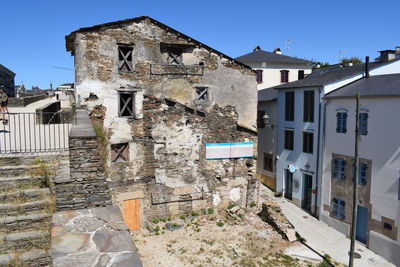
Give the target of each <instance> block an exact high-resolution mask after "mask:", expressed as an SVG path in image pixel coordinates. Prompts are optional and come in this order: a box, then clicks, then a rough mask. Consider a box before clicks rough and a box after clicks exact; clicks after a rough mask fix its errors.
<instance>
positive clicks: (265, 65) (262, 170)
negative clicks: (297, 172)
mask: <svg viewBox="0 0 400 267" xmlns="http://www.w3.org/2000/svg"><path fill="white" fill-rule="evenodd" d="M236 60H238V61H240V62H242V63H244V64H246V65H248V66H250V67H252V68H253V69H254V70H256V71H257V76H256V80H257V88H258V90H259V91H258V123H257V124H258V125H257V126H258V127H257V128H258V142H259V143H258V160H257V177H258V178H259V179H260V180H261V181H262V182H263V184H265V185H266V186H268V187H269V188H271V189H273V190H275V186H276V182H275V169H276V168H275V165H276V164H275V163H276V148H277V131H276V123H277V97H278V94H277V91H276V90H275V89H273V88H272V87H273V86H276V85H280V84H284V83H288V82H293V81H297V80H299V79H304V78H305V77H307V76H308V75H309V74H310V73H311V71H312V62H310V61H307V60H304V59H300V58H296V57H290V56H285V55H282V53H281V50H280V49H279V48H277V49H275V50H274V51H273V52H267V51H264V50H261V48H260V47H259V46H257V47H256V48H255V49H254V50H253V52H251V53H248V54H246V55H243V56H240V57H238V58H236ZM266 116H267V117H268V118H269V123H267V125H265V122H264V120H265V118H266ZM263 117H264V119H263Z"/></svg>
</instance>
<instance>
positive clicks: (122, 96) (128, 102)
mask: <svg viewBox="0 0 400 267" xmlns="http://www.w3.org/2000/svg"><path fill="white" fill-rule="evenodd" d="M119 116H120V117H134V116H135V93H134V92H119Z"/></svg>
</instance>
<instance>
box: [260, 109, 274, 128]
mask: <svg viewBox="0 0 400 267" xmlns="http://www.w3.org/2000/svg"><path fill="white" fill-rule="evenodd" d="M262 119H263V121H264V125H265V127H268V128H271V129H274V127H275V125H273V124H271V119H270V118H269V116H268V114H267V113H265V114H264V116H263V117H262Z"/></svg>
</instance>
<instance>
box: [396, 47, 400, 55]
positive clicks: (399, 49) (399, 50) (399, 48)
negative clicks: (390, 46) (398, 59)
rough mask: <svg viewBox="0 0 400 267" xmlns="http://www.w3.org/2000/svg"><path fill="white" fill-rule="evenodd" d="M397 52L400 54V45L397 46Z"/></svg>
mask: <svg viewBox="0 0 400 267" xmlns="http://www.w3.org/2000/svg"><path fill="white" fill-rule="evenodd" d="M396 54H400V46H396Z"/></svg>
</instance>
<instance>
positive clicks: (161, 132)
mask: <svg viewBox="0 0 400 267" xmlns="http://www.w3.org/2000/svg"><path fill="white" fill-rule="evenodd" d="M66 43H67V50H68V51H71V53H72V54H73V55H74V57H75V77H76V79H75V83H74V84H75V92H76V99H77V106H86V107H87V108H88V110H89V111H90V112H91V114H96V115H97V116H96V117H97V118H100V117H101V118H102V123H103V127H104V131H105V133H106V136H107V137H108V145H107V149H106V162H107V163H106V165H107V167H108V180H109V181H108V186H109V187H110V193H111V195H112V201H113V203H114V204H117V205H119V206H120V207H121V209H123V210H124V214H125V217H126V218H130V219H129V221H127V223H128V225H130V227H132V228H131V229H137V228H138V227H140V226H143V225H144V224H145V223H146V221H147V220H150V219H153V218H166V217H168V216H173V215H178V214H182V213H188V212H191V211H192V210H199V209H202V208H206V207H211V206H221V207H223V206H227V205H228V204H229V203H231V202H234V203H237V204H239V205H241V206H246V205H248V204H250V203H251V202H252V201H254V200H255V197H256V192H257V190H256V188H257V184H258V182H257V179H256V177H255V175H256V173H255V168H256V167H255V166H256V162H255V159H254V154H255V152H256V145H257V144H256V143H257V138H256V115H257V113H256V112H257V86H256V81H255V73H254V71H253V70H252V69H251V68H250V67H248V66H247V65H244V64H242V63H240V62H238V61H236V60H234V59H232V58H230V57H229V56H227V55H225V54H223V53H221V52H218V51H216V50H215V49H213V48H211V47H209V46H207V45H205V44H203V43H200V42H198V41H196V40H194V39H193V38H191V37H189V36H187V35H185V34H183V33H180V32H178V31H176V30H174V29H172V28H171V27H169V26H167V25H164V24H163V23H161V22H159V21H156V20H154V19H152V18H149V17H137V18H132V19H127V20H123V21H116V22H110V23H106V24H102V25H96V26H93V27H88V28H82V29H79V30H77V31H74V32H72V33H71V34H69V35H68V36H66Z"/></svg>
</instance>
